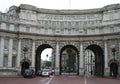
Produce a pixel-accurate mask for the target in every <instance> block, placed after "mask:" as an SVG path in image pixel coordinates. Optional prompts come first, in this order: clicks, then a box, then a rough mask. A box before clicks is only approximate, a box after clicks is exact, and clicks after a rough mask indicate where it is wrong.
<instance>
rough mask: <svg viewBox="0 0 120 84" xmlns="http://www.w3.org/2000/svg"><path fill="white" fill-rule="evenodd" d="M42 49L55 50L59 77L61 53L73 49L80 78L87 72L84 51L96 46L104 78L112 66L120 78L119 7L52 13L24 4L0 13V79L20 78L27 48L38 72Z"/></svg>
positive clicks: (33, 66) (108, 74) (56, 71)
mask: <svg viewBox="0 0 120 84" xmlns="http://www.w3.org/2000/svg"><path fill="white" fill-rule="evenodd" d="M14 39H16V41H15V40H14ZM15 42H16V43H15ZM5 45H6V46H7V47H5ZM42 45H48V46H47V47H50V48H52V49H53V54H54V56H55V67H54V68H55V73H56V75H59V74H60V56H61V53H60V52H61V50H62V48H63V47H65V46H67V45H71V46H74V47H75V48H76V50H77V52H78V58H79V61H78V62H79V64H78V65H79V66H78V73H79V75H84V71H85V67H84V60H83V59H84V56H85V50H86V49H87V48H89V49H91V50H93V52H94V51H95V50H94V49H93V48H92V47H91V46H93V47H94V48H97V47H99V48H100V49H101V50H102V51H103V55H104V56H103V57H104V74H103V76H110V71H111V68H110V65H111V64H112V63H113V62H115V63H116V64H117V66H118V76H120V64H119V62H120V4H113V5H108V6H105V7H103V8H98V9H89V10H52V9H42V8H37V7H35V6H31V5H27V4H21V5H20V6H19V7H17V6H11V7H10V8H9V11H8V12H7V13H0V75H20V72H21V67H22V62H23V60H24V52H23V48H24V47H27V48H28V51H27V52H26V53H25V57H27V58H26V61H27V62H28V63H29V65H30V67H31V68H33V69H35V66H36V55H37V49H39V47H40V46H42ZM112 45H114V48H115V58H113V55H112V53H113V52H112V48H113V47H112ZM14 46H15V48H14ZM47 47H46V46H45V47H44V48H47ZM99 48H97V49H99ZM98 52H99V51H95V53H96V54H98ZM113 59H115V60H114V61H111V60H113Z"/></svg>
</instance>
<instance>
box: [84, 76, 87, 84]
mask: <svg viewBox="0 0 120 84" xmlns="http://www.w3.org/2000/svg"><path fill="white" fill-rule="evenodd" d="M84 83H85V84H87V80H86V76H85V77H84Z"/></svg>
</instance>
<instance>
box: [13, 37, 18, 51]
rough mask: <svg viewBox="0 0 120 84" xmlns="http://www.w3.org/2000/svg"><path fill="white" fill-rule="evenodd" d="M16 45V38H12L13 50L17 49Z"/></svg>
mask: <svg viewBox="0 0 120 84" xmlns="http://www.w3.org/2000/svg"><path fill="white" fill-rule="evenodd" d="M17 45H18V43H17V40H16V39H14V40H13V50H17Z"/></svg>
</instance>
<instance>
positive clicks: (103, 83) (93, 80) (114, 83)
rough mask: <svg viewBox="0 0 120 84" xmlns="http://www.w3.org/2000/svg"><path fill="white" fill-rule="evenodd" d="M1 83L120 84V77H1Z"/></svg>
mask: <svg viewBox="0 0 120 84" xmlns="http://www.w3.org/2000/svg"><path fill="white" fill-rule="evenodd" d="M0 84H120V79H113V78H100V77H79V76H55V77H36V78H23V77H0Z"/></svg>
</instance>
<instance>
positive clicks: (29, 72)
mask: <svg viewBox="0 0 120 84" xmlns="http://www.w3.org/2000/svg"><path fill="white" fill-rule="evenodd" d="M23 76H24V78H27V77H29V78H34V77H35V72H34V70H33V69H25V71H24V74H23Z"/></svg>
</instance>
